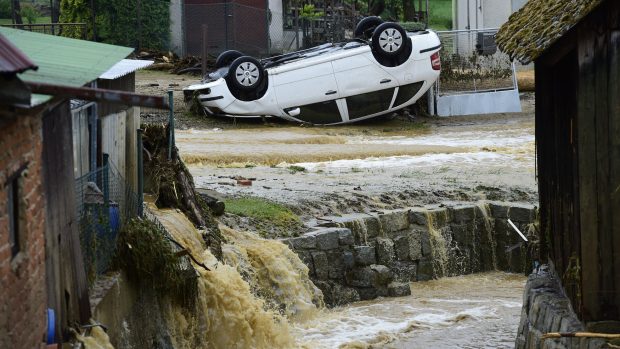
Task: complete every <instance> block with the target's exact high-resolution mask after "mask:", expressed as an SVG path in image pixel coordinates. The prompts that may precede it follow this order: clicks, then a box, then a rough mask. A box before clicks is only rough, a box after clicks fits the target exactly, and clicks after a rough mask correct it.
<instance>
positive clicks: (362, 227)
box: [336, 218, 368, 245]
mask: <svg viewBox="0 0 620 349" xmlns="http://www.w3.org/2000/svg"><path fill="white" fill-rule="evenodd" d="M336 225H337V226H338V227H339V228H349V229H351V233H353V237H354V238H355V242H356V243H357V244H358V245H368V226H367V225H366V220H365V219H364V218H358V219H355V220H351V221H347V222H344V223H342V222H339V223H337V224H336Z"/></svg>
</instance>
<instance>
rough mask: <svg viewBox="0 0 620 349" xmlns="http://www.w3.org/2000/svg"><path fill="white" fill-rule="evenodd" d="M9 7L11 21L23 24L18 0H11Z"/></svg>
mask: <svg viewBox="0 0 620 349" xmlns="http://www.w3.org/2000/svg"><path fill="white" fill-rule="evenodd" d="M11 7H12V10H13V15H12V16H11V17H12V18H13V23H14V24H23V23H24V22H23V21H22V15H21V13H22V7H21V5H20V3H19V0H12V1H11Z"/></svg>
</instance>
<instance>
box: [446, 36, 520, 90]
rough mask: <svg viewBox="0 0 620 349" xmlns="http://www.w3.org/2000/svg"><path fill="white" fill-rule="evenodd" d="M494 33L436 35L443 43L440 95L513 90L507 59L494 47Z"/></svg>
mask: <svg viewBox="0 0 620 349" xmlns="http://www.w3.org/2000/svg"><path fill="white" fill-rule="evenodd" d="M495 33H497V29H484V30H455V31H443V32H438V34H439V37H440V39H441V43H442V46H443V47H442V49H441V52H440V55H441V76H440V79H439V83H438V92H439V94H440V95H442V94H455V93H473V92H481V91H500V90H510V89H514V88H516V80H515V78H514V75H513V64H512V62H511V61H510V57H508V55H506V54H505V53H503V52H501V51H499V50H498V49H497V47H496V46H495Z"/></svg>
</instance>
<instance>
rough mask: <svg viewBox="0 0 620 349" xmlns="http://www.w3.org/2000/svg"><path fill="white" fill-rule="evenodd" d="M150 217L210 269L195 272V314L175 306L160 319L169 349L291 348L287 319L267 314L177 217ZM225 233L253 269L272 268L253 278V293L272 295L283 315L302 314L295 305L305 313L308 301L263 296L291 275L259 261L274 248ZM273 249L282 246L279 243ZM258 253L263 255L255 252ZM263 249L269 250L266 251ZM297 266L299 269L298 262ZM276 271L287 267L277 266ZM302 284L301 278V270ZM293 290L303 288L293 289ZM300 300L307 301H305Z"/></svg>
mask: <svg viewBox="0 0 620 349" xmlns="http://www.w3.org/2000/svg"><path fill="white" fill-rule="evenodd" d="M153 211H154V213H155V215H156V216H157V218H158V219H159V220H160V221H161V222H162V224H163V225H164V226H165V227H166V229H167V230H169V232H170V234H171V235H172V236H173V238H174V239H175V240H176V241H177V242H179V243H180V244H181V245H183V246H184V247H185V248H186V249H187V250H188V251H189V252H190V253H191V254H192V256H194V258H196V259H197V260H198V261H199V262H200V263H203V264H205V265H207V266H208V267H209V268H210V269H211V271H207V270H205V269H203V268H201V267H196V271H197V272H198V274H199V275H198V299H197V300H196V306H195V309H184V308H181V307H176V306H169V307H168V309H167V316H166V317H167V322H168V328H169V330H170V335H171V337H172V342H173V344H174V348H176V349H181V348H182V349H197V348H198V349H202V348H205V349H206V348H291V347H294V346H295V344H294V343H295V341H294V339H293V338H292V337H291V335H290V332H289V325H288V320H287V318H286V317H285V316H283V315H281V314H280V313H279V312H278V311H274V310H272V309H269V307H268V306H267V304H266V303H265V301H264V300H263V299H261V298H258V297H256V295H255V294H253V293H252V289H251V286H250V284H248V282H246V281H245V280H244V279H243V277H242V276H241V274H240V273H239V271H238V269H237V267H234V266H230V265H226V264H222V263H219V262H218V261H217V259H216V258H215V257H214V256H213V255H212V254H211V252H210V251H209V250H208V249H206V248H205V246H204V245H203V242H202V237H201V235H200V232H199V231H197V230H196V229H195V228H194V226H193V224H192V223H191V222H190V221H189V220H188V219H187V218H186V217H185V216H184V215H183V214H182V213H181V212H179V211H177V210H165V209H164V210H162V209H153ZM227 233H228V236H229V238H230V239H231V240H232V241H233V242H235V243H236V244H237V246H238V247H240V249H241V248H242V249H245V253H246V254H247V256H248V261H249V262H250V264H252V266H253V268H254V263H256V265H259V262H258V261H261V262H260V263H263V265H264V268H265V269H269V268H272V269H271V270H268V271H265V272H266V273H267V275H258V276H257V280H258V287H259V289H260V290H262V292H263V293H267V294H269V293H271V292H273V293H274V294H275V296H274V299H277V300H278V301H280V302H282V304H286V306H285V309H287V311H286V312H285V313H287V312H288V313H291V314H294V313H295V312H302V311H303V310H302V308H304V307H302V306H301V305H300V304H304V305H305V307H306V308H309V307H310V305H309V304H306V303H310V304H311V301H308V300H307V299H306V300H301V301H299V302H295V301H293V300H291V299H290V297H291V294H288V295H285V294H284V293H280V291H264V290H263V289H265V288H269V286H271V285H278V284H279V285H283V284H286V281H284V280H287V279H288V280H290V279H291V278H292V276H291V274H292V273H293V271H288V274H286V273H283V272H282V271H281V270H278V269H276V266H277V264H278V263H277V262H275V261H271V262H269V261H265V258H263V257H264V255H266V254H269V253H273V252H274V250H278V248H279V246H278V245H277V244H278V243H277V242H271V243H272V244H269V243H267V242H265V243H259V242H256V241H254V242H252V239H250V238H249V237H248V236H247V235H244V234H241V233H238V232H234V231H232V230H227ZM270 245H271V246H270ZM274 245H275V246H276V247H274ZM279 245H282V246H284V245H283V244H281V243H280V244H279ZM261 248H264V249H265V250H264V251H262V252H261V251H260V249H261ZM269 248H271V250H268V249H269ZM284 248H286V247H285V246H284ZM279 253H280V255H279V256H274V258H282V260H284V259H289V260H290V259H292V256H291V255H288V254H287V253H285V252H284V251H283V249H280V250H279ZM291 253H292V252H291ZM229 256H230V254H229ZM231 261H232V260H231ZM298 263H299V265H301V264H302V262H301V261H298ZM238 265H241V263H238ZM282 268H283V269H286V268H287V267H286V266H282ZM298 272H300V273H303V272H304V270H298ZM247 273H249V274H252V273H254V274H256V273H257V271H256V270H254V271H252V270H248V271H247ZM298 278H300V279H301V278H302V277H298ZM305 278H307V269H306V270H305ZM269 281H271V282H273V284H271V283H270V282H269ZM289 283H294V281H289ZM287 287H290V286H287ZM271 289H272V290H278V289H280V287H277V286H271ZM297 289H298V290H300V289H305V288H304V287H303V286H299V287H298V288H297ZM259 293H261V292H259ZM306 297H310V296H309V295H306ZM315 308H316V307H315Z"/></svg>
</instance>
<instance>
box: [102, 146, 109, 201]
mask: <svg viewBox="0 0 620 349" xmlns="http://www.w3.org/2000/svg"><path fill="white" fill-rule="evenodd" d="M103 204H104V205H105V207H108V206H109V205H110V154H107V153H103Z"/></svg>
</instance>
